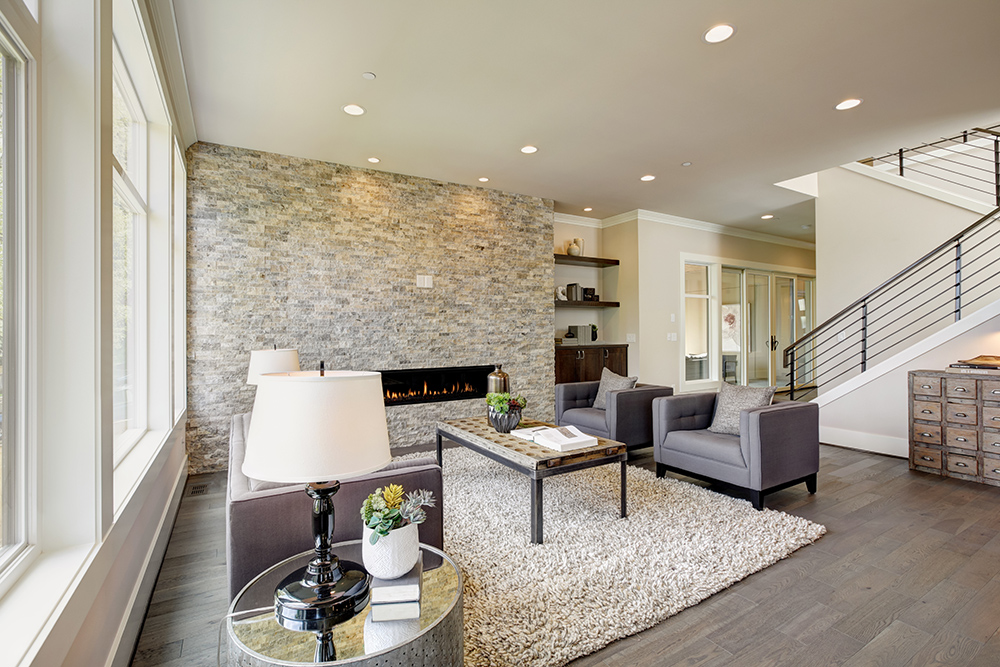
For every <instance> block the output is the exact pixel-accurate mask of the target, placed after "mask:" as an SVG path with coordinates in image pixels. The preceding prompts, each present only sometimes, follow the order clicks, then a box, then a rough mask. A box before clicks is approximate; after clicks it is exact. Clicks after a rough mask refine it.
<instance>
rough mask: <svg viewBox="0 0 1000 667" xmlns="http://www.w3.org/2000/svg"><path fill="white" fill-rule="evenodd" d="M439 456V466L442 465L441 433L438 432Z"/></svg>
mask: <svg viewBox="0 0 1000 667" xmlns="http://www.w3.org/2000/svg"><path fill="white" fill-rule="evenodd" d="M437 454H438V465H441V432H440V431H438V434H437Z"/></svg>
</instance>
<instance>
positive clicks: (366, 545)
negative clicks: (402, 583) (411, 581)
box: [361, 523, 420, 579]
mask: <svg viewBox="0 0 1000 667" xmlns="http://www.w3.org/2000/svg"><path fill="white" fill-rule="evenodd" d="M372 532H373V531H372V529H371V528H369V527H368V526H365V535H364V538H363V539H362V540H361V560H363V561H364V564H365V569H366V570H368V572H369V573H370V574H371V575H372V576H373V577H378V578H379V579H398V578H399V577H402V576H403V575H404V574H406V573H407V572H409V571H410V570H411V569H413V566H414V565H416V564H417V558H418V557H419V556H420V534H419V533H418V532H417V524H415V523H411V524H409V525H406V526H403V527H402V528H397V529H396V530H390V531H389V534H388V535H386V536H385V537H380V538H378V542H376V543H375V544H372V543H371V542H370V539H371V536H372Z"/></svg>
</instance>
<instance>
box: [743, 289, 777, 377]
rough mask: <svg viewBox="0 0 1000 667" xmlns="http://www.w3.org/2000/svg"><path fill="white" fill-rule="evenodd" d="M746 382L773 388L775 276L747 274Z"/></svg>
mask: <svg viewBox="0 0 1000 667" xmlns="http://www.w3.org/2000/svg"><path fill="white" fill-rule="evenodd" d="M746 284H747V288H746V321H747V327H746V328H747V346H746V350H747V351H746V360H745V362H744V364H745V367H746V383H747V385H749V386H751V387H769V386H771V384H772V382H771V377H772V368H773V364H772V356H773V355H772V351H771V341H772V339H773V337H772V336H771V275H770V274H768V273H758V272H756V271H747V272H746Z"/></svg>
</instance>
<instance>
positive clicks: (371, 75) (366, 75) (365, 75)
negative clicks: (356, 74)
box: [361, 72, 375, 81]
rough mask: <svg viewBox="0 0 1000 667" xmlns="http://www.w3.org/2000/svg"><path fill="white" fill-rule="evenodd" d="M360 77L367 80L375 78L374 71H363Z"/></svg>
mask: <svg viewBox="0 0 1000 667" xmlns="http://www.w3.org/2000/svg"><path fill="white" fill-rule="evenodd" d="M361 78H362V79H365V80H367V81H373V80H374V79H375V72H365V73H363V74H362V75H361Z"/></svg>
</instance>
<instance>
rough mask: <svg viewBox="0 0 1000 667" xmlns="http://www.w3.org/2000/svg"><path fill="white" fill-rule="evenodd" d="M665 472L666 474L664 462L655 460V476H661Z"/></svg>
mask: <svg viewBox="0 0 1000 667" xmlns="http://www.w3.org/2000/svg"><path fill="white" fill-rule="evenodd" d="M666 474H667V466H665V465H664V464H662V463H660V462H659V461H657V462H656V476H657V477H663V476H664V475H666Z"/></svg>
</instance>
